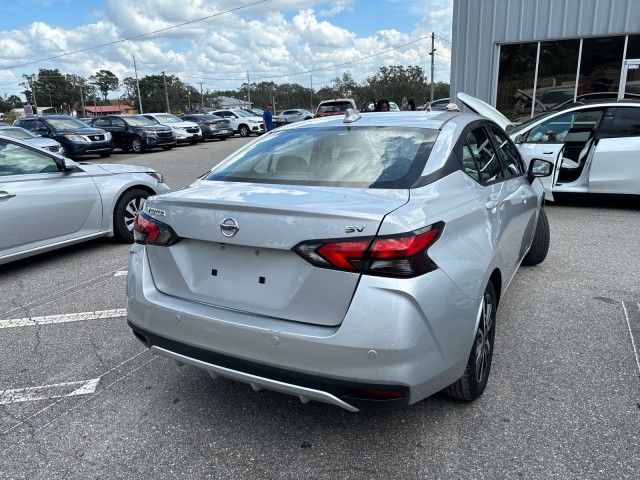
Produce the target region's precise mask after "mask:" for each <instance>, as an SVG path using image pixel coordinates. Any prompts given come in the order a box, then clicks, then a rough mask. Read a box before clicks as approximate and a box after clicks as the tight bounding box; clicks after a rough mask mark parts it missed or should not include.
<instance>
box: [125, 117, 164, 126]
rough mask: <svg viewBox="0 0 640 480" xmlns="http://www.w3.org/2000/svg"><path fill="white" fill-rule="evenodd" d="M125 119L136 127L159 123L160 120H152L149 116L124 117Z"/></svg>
mask: <svg viewBox="0 0 640 480" xmlns="http://www.w3.org/2000/svg"><path fill="white" fill-rule="evenodd" d="M122 118H124V119H125V121H126V122H127V123H128V124H129V125H132V126H134V127H148V126H151V125H157V124H158V122H156V121H155V120H151V119H150V118H147V117H138V116H136V117H122Z"/></svg>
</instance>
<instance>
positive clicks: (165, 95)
mask: <svg viewBox="0 0 640 480" xmlns="http://www.w3.org/2000/svg"><path fill="white" fill-rule="evenodd" d="M162 82H163V83H164V98H165V100H166V101H167V113H171V109H170V108H169V92H167V77H165V75H164V70H163V71H162Z"/></svg>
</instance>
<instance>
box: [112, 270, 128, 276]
mask: <svg viewBox="0 0 640 480" xmlns="http://www.w3.org/2000/svg"><path fill="white" fill-rule="evenodd" d="M128 273H129V272H128V271H126V270H118V271H117V272H116V273H114V274H113V276H114V277H123V276H125V275H126V274H128Z"/></svg>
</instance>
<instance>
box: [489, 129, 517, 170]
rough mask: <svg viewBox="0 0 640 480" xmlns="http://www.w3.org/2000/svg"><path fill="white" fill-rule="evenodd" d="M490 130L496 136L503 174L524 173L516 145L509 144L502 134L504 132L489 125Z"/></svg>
mask: <svg viewBox="0 0 640 480" xmlns="http://www.w3.org/2000/svg"><path fill="white" fill-rule="evenodd" d="M491 131H492V132H493V135H494V136H495V138H496V144H497V145H498V153H499V154H500V157H501V159H502V165H503V166H504V172H505V175H506V176H507V177H518V176H520V175H522V174H523V173H524V169H523V167H522V163H521V161H520V155H519V154H518V151H517V150H516V147H514V146H513V145H512V144H511V142H510V141H509V138H508V137H507V136H506V135H505V134H504V132H502V131H500V130H499V129H497V128H495V127H491Z"/></svg>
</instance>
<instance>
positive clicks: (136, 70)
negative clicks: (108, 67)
mask: <svg viewBox="0 0 640 480" xmlns="http://www.w3.org/2000/svg"><path fill="white" fill-rule="evenodd" d="M133 70H134V71H135V72H136V90H138V108H139V109H140V113H141V114H142V113H144V112H143V111H142V97H141V96H140V82H138V67H137V65H136V56H135V55H133Z"/></svg>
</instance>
